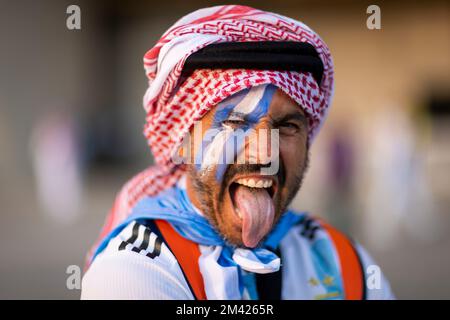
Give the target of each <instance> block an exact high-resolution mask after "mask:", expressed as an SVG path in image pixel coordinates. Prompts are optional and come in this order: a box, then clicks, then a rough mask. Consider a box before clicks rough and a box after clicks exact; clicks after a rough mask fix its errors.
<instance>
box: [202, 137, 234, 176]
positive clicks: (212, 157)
mask: <svg viewBox="0 0 450 320" xmlns="http://www.w3.org/2000/svg"><path fill="white" fill-rule="evenodd" d="M231 134H233V131H232V130H223V131H220V132H219V133H218V134H217V135H216V136H215V137H214V139H213V141H211V143H210V144H209V146H208V147H207V150H206V151H205V155H204V157H203V161H202V165H201V168H202V169H204V168H206V167H208V166H211V165H217V164H219V163H220V162H219V160H220V157H221V156H222V150H223V148H224V145H225V143H226V142H227V140H228V138H229V136H230V135H231Z"/></svg>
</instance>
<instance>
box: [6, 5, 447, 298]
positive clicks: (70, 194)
mask: <svg viewBox="0 0 450 320" xmlns="http://www.w3.org/2000/svg"><path fill="white" fill-rule="evenodd" d="M237 2H238V1H235V3H237ZM223 3H224V2H220V3H215V2H213V1H198V0H189V1H182V0H169V1H158V2H157V1H150V0H147V1H95V3H94V1H87V0H86V1H77V0H73V1H61V0H58V1H57V0H55V1H51V0H48V1H44V0H40V1H31V0H30V1H23V0H18V1H12V0H11V1H6V0H0V146H1V148H0V181H1V184H0V204H1V212H0V257H1V258H0V259H1V260H0V261H1V262H0V298H2V299H14V298H18V299H35V298H42V299H78V298H79V296H80V291H79V290H68V289H67V287H66V279H67V277H68V275H67V274H66V269H67V267H68V266H69V265H79V266H80V267H82V266H83V264H84V255H85V253H86V251H87V250H88V249H89V247H90V245H91V244H92V243H93V241H94V240H95V239H96V237H97V235H98V232H99V230H100V227H101V226H102V224H103V221H104V218H105V216H106V213H107V212H108V210H109V209H110V207H111V205H112V202H113V200H114V197H115V194H116V192H117V191H118V190H119V189H120V187H121V186H122V185H123V183H125V182H126V181H127V179H128V178H130V177H131V176H132V175H134V174H135V173H137V172H139V171H140V170H142V169H144V168H145V167H147V166H148V165H150V164H151V163H152V157H151V154H150V151H149V148H148V147H147V145H146V141H145V139H144V138H143V136H142V134H141V132H142V127H143V124H144V111H143V109H142V103H141V102H142V96H143V94H144V91H145V89H146V83H147V82H146V78H145V75H144V71H143V67H142V56H143V55H144V53H145V52H146V51H147V50H148V49H149V48H151V47H152V46H153V45H154V43H155V42H156V41H157V40H158V38H159V37H160V35H161V34H162V33H163V32H164V31H165V30H166V29H167V28H168V27H169V26H170V25H172V24H173V23H174V22H175V21H176V20H177V19H178V18H180V17H181V16H182V15H184V14H187V13H188V12H191V11H193V10H195V9H198V8H201V7H206V6H212V5H215V4H223ZM71 4H76V5H78V6H79V7H80V8H81V27H82V29H81V30H68V29H67V27H66V19H67V17H68V14H66V9H67V7H68V6H69V5H71ZM242 4H247V5H250V6H254V7H257V8H261V9H265V10H270V11H275V12H278V13H280V14H284V15H287V16H290V17H292V18H295V19H299V20H301V21H303V22H305V23H306V24H307V25H309V26H310V27H311V28H313V29H314V30H315V31H317V32H318V33H319V34H320V35H321V37H322V38H323V39H324V40H325V42H326V43H327V44H328V46H329V47H330V49H331V52H332V54H333V56H334V62H335V67H336V90H335V97H334V102H333V105H332V108H331V111H330V113H329V116H328V120H327V122H326V123H325V126H324V127H323V130H322V132H321V133H320V134H319V136H318V138H317V139H316V142H315V144H314V145H313V147H312V159H311V167H310V170H309V173H308V174H307V177H306V180H305V183H304V187H303V188H302V190H301V191H300V193H299V194H298V196H297V198H296V199H295V202H294V206H295V208H297V209H300V210H308V211H310V212H311V213H312V214H314V215H318V216H323V217H326V218H327V219H328V220H330V221H331V222H332V223H334V224H336V225H337V226H338V227H340V228H341V229H342V230H344V231H346V232H348V233H350V234H351V235H352V236H353V238H355V239H356V240H358V241H359V242H360V243H362V244H363V245H364V246H365V247H366V248H367V249H368V250H369V251H370V252H371V254H372V255H373V256H374V258H375V260H376V261H377V262H378V263H379V265H380V266H381V268H382V269H383V270H384V272H385V274H386V275H387V277H388V278H389V280H390V282H391V286H392V288H393V291H394V293H395V294H396V296H397V297H398V298H400V299H422V298H424V299H432V298H434V299H450V209H449V208H450V175H449V172H450V139H449V138H450V9H449V4H448V2H445V1H423V2H411V1H377V2H376V3H372V2H368V1H350V0H347V1H343V0H335V1H331V0H328V1H326V0H323V1H307V0H304V1H301V0H289V1H285V0H280V1H268V0H260V1H247V2H244V3H242ZM370 4H377V5H379V6H380V8H381V27H382V29H381V30H369V29H368V28H367V27H366V20H367V18H368V16H369V15H368V14H367V13H366V9H367V7H368V6H369V5H370Z"/></svg>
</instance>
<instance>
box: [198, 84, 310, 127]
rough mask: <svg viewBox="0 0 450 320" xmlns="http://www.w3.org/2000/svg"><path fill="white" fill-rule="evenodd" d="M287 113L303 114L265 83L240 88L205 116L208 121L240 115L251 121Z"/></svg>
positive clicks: (276, 90) (279, 91)
mask: <svg viewBox="0 0 450 320" xmlns="http://www.w3.org/2000/svg"><path fill="white" fill-rule="evenodd" d="M287 113H300V114H302V115H303V114H304V112H303V110H302V108H301V107H300V106H299V105H298V104H297V103H296V102H295V101H294V100H292V99H291V98H290V97H289V96H288V95H287V94H285V93H284V92H283V91H282V90H281V89H279V88H278V87H276V86H274V85H272V84H265V85H259V86H255V87H251V88H248V89H244V90H241V91H239V92H237V93H235V94H233V95H231V96H230V97H228V98H226V99H224V100H223V101H221V102H219V103H218V104H217V105H216V106H215V107H214V108H212V109H211V110H210V111H209V112H208V113H207V114H206V115H205V116H204V120H206V121H208V122H210V121H212V122H214V121H223V120H225V119H229V118H233V117H242V118H246V119H248V120H251V121H255V122H257V121H259V120H261V119H262V118H264V117H266V116H269V117H276V116H277V117H278V116H283V115H285V114H287Z"/></svg>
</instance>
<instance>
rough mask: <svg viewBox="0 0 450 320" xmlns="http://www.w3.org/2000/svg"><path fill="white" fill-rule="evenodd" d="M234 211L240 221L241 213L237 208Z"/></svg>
mask: <svg viewBox="0 0 450 320" xmlns="http://www.w3.org/2000/svg"><path fill="white" fill-rule="evenodd" d="M235 210H236V213H237V215H238V216H239V218H241V219H242V213H241V211H239V209H238V208H236V209H235Z"/></svg>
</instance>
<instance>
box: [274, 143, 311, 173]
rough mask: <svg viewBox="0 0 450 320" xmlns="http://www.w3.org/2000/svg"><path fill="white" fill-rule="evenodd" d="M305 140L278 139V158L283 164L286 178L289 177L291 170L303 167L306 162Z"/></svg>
mask: <svg viewBox="0 0 450 320" xmlns="http://www.w3.org/2000/svg"><path fill="white" fill-rule="evenodd" d="M305 150H306V140H305V139H304V138H303V137H297V136H290V137H280V157H281V159H282V162H283V164H284V169H285V170H286V173H287V176H288V177H289V176H291V173H294V172H292V170H297V169H298V168H301V167H303V164H304V162H305V161H306V156H305V155H306V152H305Z"/></svg>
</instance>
